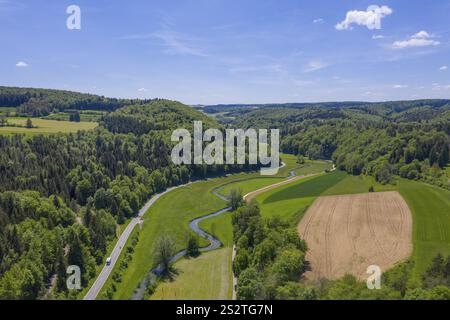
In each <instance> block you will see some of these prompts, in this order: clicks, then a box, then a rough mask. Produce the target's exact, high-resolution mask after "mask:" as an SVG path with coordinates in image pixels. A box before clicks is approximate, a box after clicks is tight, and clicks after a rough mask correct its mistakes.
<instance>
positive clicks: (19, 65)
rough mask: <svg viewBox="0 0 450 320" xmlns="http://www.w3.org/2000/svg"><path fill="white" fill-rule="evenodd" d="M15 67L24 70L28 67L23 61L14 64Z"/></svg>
mask: <svg viewBox="0 0 450 320" xmlns="http://www.w3.org/2000/svg"><path fill="white" fill-rule="evenodd" d="M16 67H17V68H26V67H28V63H26V62H24V61H19V62H17V63H16Z"/></svg>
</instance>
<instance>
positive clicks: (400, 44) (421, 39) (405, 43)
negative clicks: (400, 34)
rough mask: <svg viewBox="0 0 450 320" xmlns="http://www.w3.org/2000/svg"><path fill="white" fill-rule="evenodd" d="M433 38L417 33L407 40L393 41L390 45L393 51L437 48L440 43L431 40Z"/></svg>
mask: <svg viewBox="0 0 450 320" xmlns="http://www.w3.org/2000/svg"><path fill="white" fill-rule="evenodd" d="M433 38H434V36H433V35H430V34H429V33H428V32H426V31H423V30H422V31H419V32H417V33H416V34H414V35H412V36H411V37H409V39H407V40H400V41H395V42H394V43H393V44H392V47H393V48H394V49H405V48H411V47H426V46H438V45H440V44H441V43H440V42H439V41H437V40H434V39H433Z"/></svg>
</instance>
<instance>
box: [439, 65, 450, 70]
mask: <svg viewBox="0 0 450 320" xmlns="http://www.w3.org/2000/svg"><path fill="white" fill-rule="evenodd" d="M447 69H448V67H447V66H442V67H440V68H439V70H441V71H445V70H447Z"/></svg>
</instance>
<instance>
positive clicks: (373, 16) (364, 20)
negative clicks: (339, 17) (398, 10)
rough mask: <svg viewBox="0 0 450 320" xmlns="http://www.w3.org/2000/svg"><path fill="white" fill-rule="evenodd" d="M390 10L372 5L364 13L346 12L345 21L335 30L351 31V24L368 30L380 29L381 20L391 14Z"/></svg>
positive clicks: (386, 7)
mask: <svg viewBox="0 0 450 320" xmlns="http://www.w3.org/2000/svg"><path fill="white" fill-rule="evenodd" d="M392 12H393V11H392V9H391V8H389V7H388V6H381V7H380V6H376V5H372V6H369V7H368V8H367V10H366V11H358V10H352V11H348V12H347V15H346V17H345V20H344V21H342V22H340V23H338V24H337V25H336V26H335V28H336V29H337V30H347V29H352V24H356V25H360V26H366V27H367V28H368V29H370V30H373V29H381V19H383V18H384V17H386V16H388V15H390V14H392Z"/></svg>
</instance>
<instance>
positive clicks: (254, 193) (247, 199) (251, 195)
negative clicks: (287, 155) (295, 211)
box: [242, 173, 318, 203]
mask: <svg viewBox="0 0 450 320" xmlns="http://www.w3.org/2000/svg"><path fill="white" fill-rule="evenodd" d="M315 175H318V173H315V174H308V175H304V176H293V175H292V178H289V179H287V180H283V181H281V182H277V183H274V184H271V185H269V186H267V187H264V188H261V189H258V190H255V191H252V192H249V193H247V194H246V195H244V196H243V197H242V198H243V199H244V200H245V202H247V203H250V202H251V201H252V199H254V198H255V197H256V196H258V195H260V194H261V193H264V192H267V191H269V190H272V189H275V188H278V187H281V186H283V185H285V184H288V183H292V182H295V181H297V180H300V179H304V178H306V177H311V176H315Z"/></svg>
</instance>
